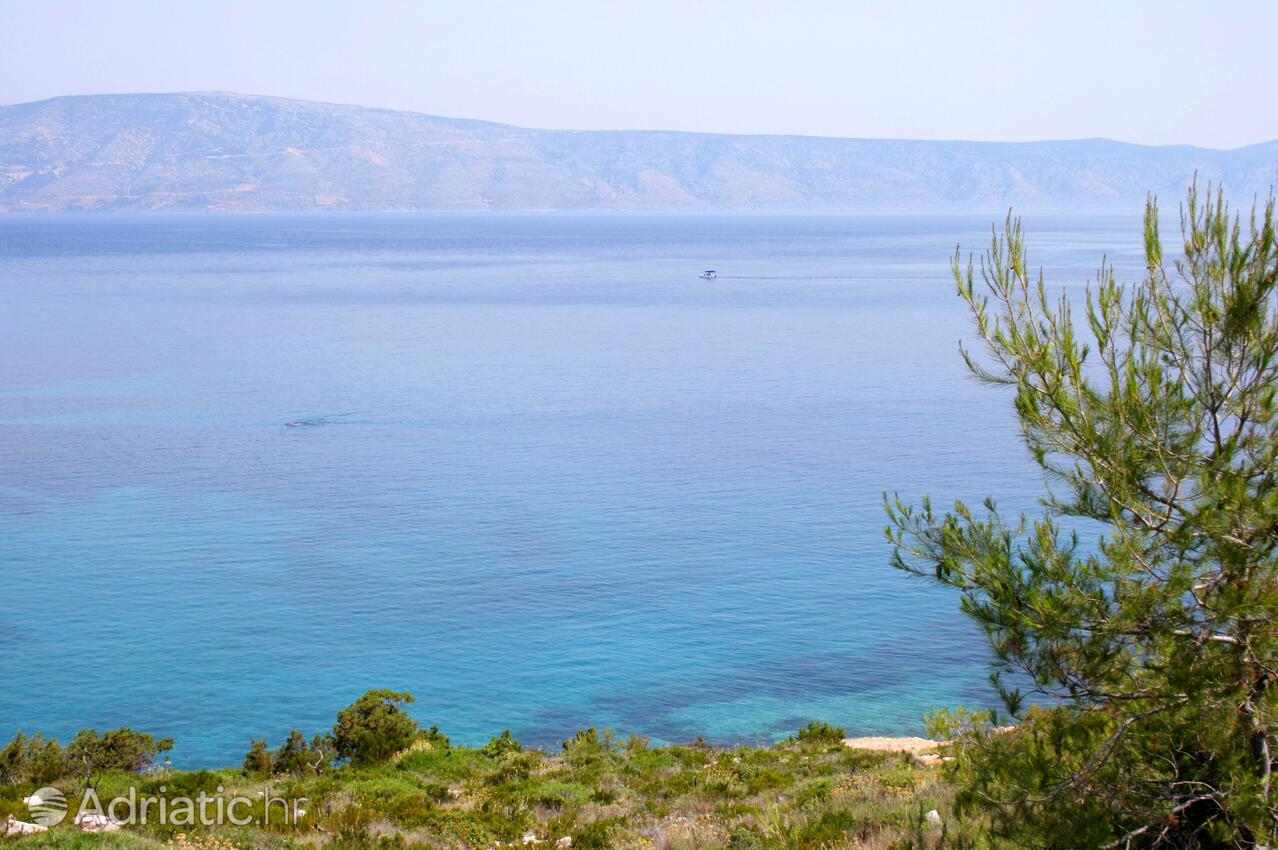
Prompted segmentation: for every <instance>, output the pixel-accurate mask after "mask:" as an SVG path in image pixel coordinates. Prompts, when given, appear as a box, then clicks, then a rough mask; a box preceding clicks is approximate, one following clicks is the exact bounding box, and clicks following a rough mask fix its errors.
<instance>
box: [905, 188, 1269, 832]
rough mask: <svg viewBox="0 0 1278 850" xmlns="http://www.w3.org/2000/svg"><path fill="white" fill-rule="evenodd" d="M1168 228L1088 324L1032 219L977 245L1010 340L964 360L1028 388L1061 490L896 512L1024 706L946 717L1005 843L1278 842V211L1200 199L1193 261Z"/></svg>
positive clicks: (975, 808)
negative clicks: (1009, 501) (1037, 499)
mask: <svg viewBox="0 0 1278 850" xmlns="http://www.w3.org/2000/svg"><path fill="white" fill-rule="evenodd" d="M1158 223H1159V219H1158V209H1157V205H1156V203H1155V202H1154V201H1153V200H1152V199H1151V201H1150V202H1149V204H1148V206H1147V209H1146V214H1145V273H1144V276H1143V279H1142V280H1140V281H1139V282H1138V283H1136V284H1134V285H1131V286H1127V287H1125V286H1120V285H1119V284H1118V282H1117V281H1116V276H1115V274H1114V271H1113V269H1112V268H1111V267H1108V266H1105V265H1102V268H1101V273H1100V276H1099V278H1098V281H1097V283H1096V285H1095V287H1094V288H1089V290H1088V293H1087V296H1086V299H1085V314H1086V321H1085V322H1080V321H1078V320H1076V319H1075V316H1074V308H1073V306H1072V305H1071V302H1070V300H1069V298H1067V297H1065V296H1062V297H1061V298H1060V299H1052V298H1049V296H1048V294H1047V288H1046V286H1045V284H1044V281H1043V279H1042V276H1041V274H1040V275H1039V276H1038V277H1037V278H1036V279H1031V276H1030V272H1029V266H1028V263H1027V260H1026V251H1025V243H1024V240H1023V236H1022V232H1021V226H1020V222H1019V221H1018V220H1015V219H1013V218H1012V217H1011V216H1010V215H1009V217H1008V220H1007V223H1006V225H1005V228H1004V230H1003V233H1002V234H1001V235H999V234H996V235H995V237H994V239H993V242H992V247H991V250H990V252H989V253H988V254H987V255H985V256H984V257H983V258H982V260H981V262H980V263H979V265H978V266H977V267H976V268H974V267H973V265H972V263H971V262H970V261H969V262H968V263H967V264H966V265H962V264H961V262H960V258H959V257H958V256H957V255H956V256H955V259H954V275H955V279H956V282H957V284H958V292H959V295H960V296H961V297H962V298H963V299H964V300H965V301H966V302H967V304H968V305H969V306H970V308H971V310H972V313H973V316H974V319H975V328H976V332H977V334H978V335H979V336H980V338H981V340H982V342H983V344H984V348H985V354H984V355H978V354H976V353H973V352H971V351H969V350H966V349H965V350H963V357H964V358H965V360H966V361H967V363H968V366H969V368H970V369H971V371H972V372H973V374H974V375H975V376H976V377H977V378H978V379H979V380H981V381H983V382H987V383H990V384H994V385H998V386H1004V387H1008V388H1010V389H1011V391H1012V392H1013V393H1014V399H1015V402H1014V403H1015V412H1016V416H1017V418H1018V420H1019V424H1020V429H1021V432H1022V434H1023V436H1024V439H1025V442H1026V444H1027V446H1028V447H1029V450H1030V452H1031V454H1032V456H1033V458H1034V460H1035V461H1036V462H1037V463H1038V464H1039V465H1040V466H1041V467H1042V469H1043V470H1044V471H1045V474H1046V479H1047V482H1048V487H1047V489H1048V493H1047V495H1046V496H1045V498H1044V499H1043V502H1042V506H1043V507H1042V511H1041V514H1038V515H1035V516H1032V517H1025V516H1021V517H1007V516H1004V515H1003V514H1001V513H1000V512H999V510H998V509H997V507H996V505H995V504H994V502H993V501H987V502H986V503H985V505H984V507H983V509H979V510H974V509H972V508H970V507H969V506H966V505H964V504H961V503H960V504H956V505H955V506H954V508H953V510H951V511H950V512H948V513H943V514H942V513H938V512H937V511H934V509H933V507H932V506H931V504H930V503H929V502H928V501H927V500H926V499H925V500H924V501H923V502H922V504H921V505H920V506H919V507H917V508H915V507H910V506H908V505H906V504H904V503H903V502H901V501H900V500H899V499H894V500H892V501H891V502H890V503H889V505H888V512H889V515H890V520H891V525H890V527H889V529H888V535H889V537H890V539H891V540H892V542H893V543H894V546H895V553H894V556H893V561H894V565H895V566H897V567H899V568H901V569H904V570H907V571H909V572H912V573H915V574H919V575H923V576H927V577H929V578H931V579H934V580H935V581H937V582H939V583H940V584H942V585H946V586H949V587H952V588H956V589H957V590H958V591H959V593H960V596H961V600H962V608H963V610H964V611H965V612H966V613H967V614H968V615H970V616H971V617H972V618H973V619H975V620H976V622H977V623H979V624H980V626H981V627H982V628H983V629H984V631H985V633H986V635H987V636H988V639H989V644H990V646H991V648H992V650H993V653H992V654H993V663H994V668H995V669H994V671H993V672H994V675H993V679H994V681H995V682H996V684H997V685H998V686H999V688H1000V690H1001V691H1002V693H1003V696H1004V703H1005V707H1006V708H1007V710H1008V712H1009V713H1010V714H1011V715H1012V719H1011V720H1005V719H1002V718H996V717H995V716H994V715H993V714H990V715H981V714H973V713H961V712H951V713H947V714H944V715H943V716H941V717H939V718H937V721H936V724H935V730H936V731H938V732H944V733H947V734H950V735H953V736H956V744H955V754H956V756H957V759H956V761H955V763H954V765H953V766H952V768H951V771H952V774H953V777H954V778H955V780H956V781H957V782H958V783H959V786H960V793H959V797H958V801H957V802H958V806H959V809H960V811H961V812H962V813H964V814H965V815H978V816H979V817H977V818H975V819H976V820H979V822H981V823H982V824H984V827H983V828H984V829H985V830H986V831H987V832H988V836H989V838H990V840H991V841H992V843H994V844H995V845H996V846H1002V845H1004V844H1015V845H1020V846H1028V847H1044V848H1067V847H1071V848H1078V847H1151V848H1152V847H1167V848H1171V847H1176V848H1217V847H1221V848H1223V847H1257V846H1262V845H1273V844H1275V843H1278V807H1275V804H1274V795H1275V788H1274V777H1273V770H1274V759H1275V757H1276V756H1278V753H1276V752H1275V749H1276V748H1278V740H1276V739H1275V720H1276V717H1278V714H1276V712H1278V689H1275V688H1274V683H1275V680H1276V679H1278V657H1276V656H1278V624H1275V621H1274V620H1275V614H1276V613H1278V559H1276V556H1275V546H1276V545H1278V529H1276V525H1278V480H1276V476H1278V457H1276V455H1278V440H1276V439H1275V424H1276V423H1278V403H1276V401H1275V394H1276V392H1278V380H1276V379H1278V298H1276V296H1275V289H1276V287H1278V283H1276V280H1278V250H1276V247H1275V231H1274V204H1273V201H1272V199H1271V200H1270V202H1269V203H1268V204H1267V205H1266V206H1265V207H1264V208H1263V209H1262V210H1261V211H1260V213H1259V214H1257V211H1256V209H1254V208H1253V210H1252V212H1251V215H1250V217H1249V219H1247V220H1245V221H1244V220H1242V219H1241V217H1238V216H1231V214H1230V211H1229V209H1228V207H1227V205H1226V204H1225V202H1224V198H1223V195H1222V194H1221V193H1220V192H1219V191H1217V192H1216V193H1214V194H1213V192H1212V191H1211V189H1210V188H1209V189H1208V191H1207V192H1206V193H1204V194H1202V195H1200V194H1199V192H1198V191H1197V188H1196V187H1195V188H1192V189H1191V190H1190V192H1189V196H1188V200H1187V202H1186V204H1185V205H1184V207H1183V208H1182V213H1181V231H1182V235H1183V249H1182V252H1181V257H1180V258H1179V259H1176V260H1174V261H1172V262H1170V263H1169V262H1168V261H1167V260H1165V259H1164V254H1163V244H1162V241H1161V238H1160V235H1159V226H1158ZM978 272H979V279H980V281H981V283H983V286H982V285H978V281H977V278H978ZM1017 682H1020V683H1021V685H1020V686H1019V687H1020V688H1023V689H1024V690H1025V691H1026V693H1022V691H1021V690H1018V689H1017V688H1016V687H1013V685H1014V684H1015V683H1017ZM1003 722H1007V723H1010V724H1014V725H1013V726H1012V728H1007V727H1000V726H999V725H998V724H999V723H1003Z"/></svg>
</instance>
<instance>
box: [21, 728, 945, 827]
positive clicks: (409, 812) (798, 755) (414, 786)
mask: <svg viewBox="0 0 1278 850" xmlns="http://www.w3.org/2000/svg"><path fill="white" fill-rule="evenodd" d="M268 783H269V785H270V787H271V791H272V793H273V794H276V795H279V796H289V797H294V796H301V797H306V798H308V800H309V802H308V803H305V804H303V805H304V808H306V810H307V811H306V815H305V816H304V817H303V818H302V819H301V822H300V823H299V824H296V825H287V826H286V825H281V824H279V823H278V822H277V823H275V824H272V825H271V826H269V827H266V826H254V827H234V826H225V827H221V826H219V827H213V828H211V829H209V830H204V829H202V828H199V827H190V826H187V827H177V826H160V825H156V824H148V825H145V826H142V825H138V826H126V827H125V828H124V829H123V830H121V831H120V832H116V833H112V834H108V835H85V834H82V833H80V832H79V830H78V829H77V828H76V827H74V826H72V825H71V824H70V818H68V819H67V823H64V824H63V825H60V826H58V827H55V828H54V829H52V830H50V831H49V832H48V833H44V834H40V835H34V836H25V837H20V838H18V837H15V838H11V839H6V840H5V841H4V844H5V846H13V847H14V848H19V847H20V848H22V850H38V848H68V850H69V849H70V848H95V849H96V848H105V850H115V848H120V849H121V850H123V848H154V850H160V848H167V850H250V848H255V849H256V848H260V850H266V848H278V850H289V848H327V849H328V850H345V848H365V847H385V848H398V847H423V848H494V847H496V846H498V845H499V844H500V845H512V844H513V845H518V846H523V843H524V837H525V836H526V835H528V834H529V833H531V834H532V835H534V836H535V837H536V839H537V841H538V842H539V845H537V846H540V847H544V848H551V847H554V846H555V843H556V841H559V840H561V839H564V838H571V842H572V843H571V846H572V848H573V849H574V850H592V848H618V850H629V848H634V850H684V849H685V848H686V849H687V850H692V848H724V850H807V848H811V850H817V848H821V850H838V848H864V850H888V848H918V847H926V848H937V847H942V846H953V845H952V840H953V836H950V837H948V838H947V837H946V836H945V835H943V834H942V832H943V831H942V830H941V829H940V828H938V827H929V826H927V825H926V823H925V821H924V818H923V813H924V812H925V811H927V810H930V809H937V810H939V811H940V812H941V814H942V816H943V817H945V818H946V820H947V822H948V821H949V819H950V818H949V804H950V798H951V793H950V790H949V788H948V787H947V785H946V784H945V782H944V780H943V778H942V776H941V773H940V770H939V769H937V768H929V767H923V766H920V765H917V764H915V763H914V762H913V761H912V760H911V759H910V758H909V757H908V756H906V755H903V754H896V753H880V752H867V751H856V750H849V749H847V748H846V747H844V746H843V745H842V744H841V743H840V742H839V741H838V740H837V739H831V738H830V737H828V736H820V735H815V736H808V737H806V738H799V739H791V740H790V741H787V742H784V743H781V744H777V745H776V746H772V747H742V748H737V749H714V748H710V747H706V746H701V745H685V746H669V747H660V748H656V749H651V748H649V747H648V746H647V744H646V742H643V741H641V740H631V741H630V742H626V743H622V742H618V741H614V740H612V739H611V737H610V736H607V735H604V736H600V735H597V734H595V733H594V732H592V731H588V732H584V733H580V734H579V735H578V736H577V737H576V738H574V739H573V740H571V741H569V742H568V743H566V744H565V746H564V748H563V750H562V751H561V752H555V753H550V752H545V751H541V750H520V749H516V748H514V747H509V746H505V745H502V746H495V747H488V748H468V747H447V746H444V745H441V744H440V743H438V742H436V743H434V744H431V743H428V742H418V744H416V745H415V746H414V747H413V748H412V749H410V750H409V751H407V752H405V753H401V754H400V755H399V756H398V757H397V758H396V759H394V760H393V761H392V762H390V763H389V764H386V765H382V766H379V767H375V768H363V769H358V770H357V769H353V768H350V767H346V768H341V769H339V770H335V771H332V772H329V773H326V774H323V775H319V776H309V777H303V778H287V777H274V778H273V779H267V778H266V777H252V776H249V775H246V774H245V773H243V772H242V771H200V772H190V773H176V772H175V773H171V774H168V775H166V776H163V777H158V778H157V777H148V778H146V779H141V780H139V779H137V778H136V777H128V776H122V775H111V776H106V777H103V778H102V780H101V781H100V782H99V785H98V788H99V795H100V796H101V797H102V799H103V800H104V802H105V801H106V799H107V797H108V794H118V793H123V792H124V790H125V789H127V787H128V786H130V785H136V786H138V787H139V790H140V791H141V792H142V793H151V794H159V793H164V794H166V795H168V796H170V797H172V796H176V795H178V794H186V793H197V792H198V791H199V790H200V789H215V788H217V787H218V786H221V787H222V788H223V789H224V790H223V792H222V793H223V795H224V796H231V795H244V796H247V797H250V798H252V799H254V800H256V801H257V802H255V803H254V811H255V814H260V813H261V809H262V805H263V804H262V803H261V801H260V799H259V797H258V795H259V794H260V793H261V792H262V791H263V788H264V786H266V785H267V784H268ZM161 786H163V787H164V789H165V791H164V792H160V790H159V789H160V788H161ZM60 787H62V789H63V790H64V791H65V792H66V793H67V794H68V798H69V799H72V800H76V801H78V800H79V798H80V795H81V794H82V793H83V785H82V784H80V785H78V786H77V785H76V784H75V783H73V782H69V781H68V782H64V783H60ZM32 790H33V789H32V788H30V787H28V786H10V787H7V788H2V789H0V820H2V819H3V818H4V817H6V816H7V815H9V814H14V815H16V816H18V817H19V818H25V817H26V811H25V808H24V807H23V805H22V804H21V802H20V800H21V798H22V797H23V796H25V795H27V794H29V793H31V791H32ZM73 808H74V806H73ZM277 821H278V819H277ZM530 846H531V845H530Z"/></svg>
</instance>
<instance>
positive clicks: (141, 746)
mask: <svg viewBox="0 0 1278 850" xmlns="http://www.w3.org/2000/svg"><path fill="white" fill-rule="evenodd" d="M171 749H173V739H172V738H160V739H158V740H157V739H156V738H154V737H152V736H151V735H149V734H147V733H146V732H135V731H133V730H132V729H129V728H128V727H127V726H121V727H120V728H119V729H108V730H107V731H106V732H103V733H102V734H101V735H99V734H98V731H97V730H96V729H81V730H80V731H79V732H78V733H76V736H75V737H74V738H72V739H71V743H70V744H68V745H67V749H66V762H67V766H68V768H69V769H70V770H71V771H73V772H75V773H76V774H78V775H80V776H82V777H84V780H85V781H86V782H88V783H89V784H93V781H94V777H95V776H96V775H98V774H100V773H103V772H105V771H110V770H119V771H123V772H126V773H141V772H142V771H144V770H146V769H147V768H149V767H151V766H153V765H154V764H155V759H156V757H157V756H158V755H159V754H160V753H163V752H168V751H169V750H171Z"/></svg>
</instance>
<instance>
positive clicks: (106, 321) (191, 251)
mask: <svg viewBox="0 0 1278 850" xmlns="http://www.w3.org/2000/svg"><path fill="white" fill-rule="evenodd" d="M989 218H990V217H989V216H970V217H955V216H950V217H927V216H888V217H784V218H776V217H747V216H700V217H677V216H629V215H604V216H570V215H541V216H513V215H512V216H498V215H488V216H442V215H411V216H410V215H365V216H358V217H354V216H352V217H339V216H329V215H325V216H305V217H284V216H244V217H194V216H193V217H117V218H99V217H62V218H25V217H11V218H6V219H0V681H3V682H4V684H3V687H2V688H0V737H3V738H4V739H7V738H8V736H9V735H11V734H12V733H13V731H14V730H16V729H18V728H23V729H25V730H27V731H35V730H43V731H45V732H46V733H50V734H54V735H57V736H60V737H61V736H68V735H70V734H71V733H72V732H73V731H74V730H76V729H79V728H82V727H89V726H96V727H105V726H109V725H117V724H128V725H132V726H134V727H138V728H142V729H146V730H149V731H153V732H155V733H159V734H163V735H173V736H175V737H176V738H177V741H178V746H177V750H176V751H175V753H174V761H175V763H177V764H178V765H180V766H196V765H217V764H228V763H236V762H238V760H239V759H240V757H241V756H242V754H243V752H244V750H245V749H246V748H247V745H248V742H249V739H250V738H254V737H268V738H269V739H270V740H271V742H272V744H275V743H278V742H279V741H280V740H281V739H282V738H283V737H284V736H285V735H286V734H287V732H288V731H289V729H290V728H292V727H295V726H296V727H300V728H302V729H303V730H305V731H307V732H308V733H310V732H316V731H320V730H322V729H324V728H326V727H327V726H329V725H331V723H332V717H333V715H334V714H335V712H336V711H337V710H338V709H339V708H341V707H342V706H344V705H346V704H347V703H349V702H350V701H351V700H352V699H354V698H355V697H356V696H358V695H359V694H360V693H362V692H363V691H364V690H366V689H368V688H371V687H389V688H394V689H397V690H407V691H410V692H412V693H413V694H415V695H416V697H417V703H416V705H415V706H414V707H413V711H414V714H415V715H416V716H417V717H418V719H420V720H421V721H422V722H423V723H427V724H429V723H437V724H439V725H440V726H441V727H442V728H443V729H444V731H445V732H447V733H449V734H450V735H451V736H453V737H454V739H460V740H462V741H465V742H482V741H483V740H485V739H486V738H487V737H488V736H490V735H493V734H495V733H497V732H500V731H501V730H502V729H504V728H507V727H509V728H510V729H512V730H513V731H514V733H515V734H516V735H517V736H518V737H520V738H521V739H523V740H525V741H526V742H534V743H550V742H553V741H555V740H558V739H561V738H564V737H566V736H568V735H570V734H571V732H572V731H573V730H574V729H576V728H578V727H582V726H587V725H594V726H600V727H604V726H606V727H612V728H614V729H616V730H618V731H620V732H623V733H631V732H635V733H641V734H645V735H649V736H651V737H653V738H654V739H660V740H682V739H689V738H691V737H693V736H695V735H703V736H705V737H706V738H709V739H711V740H717V741H724V742H727V741H738V740H750V741H757V740H764V739H775V738H778V737H781V736H783V735H784V734H786V733H787V732H789V731H790V730H792V729H794V728H796V727H797V726H798V725H800V724H801V723H803V722H805V721H807V720H809V719H814V718H819V719H823V720H828V721H831V722H834V723H837V724H840V725H843V726H846V727H847V728H848V729H849V731H851V732H856V733H865V734H870V733H894V734H908V733H917V732H919V731H920V730H921V720H920V718H921V715H922V714H923V712H925V711H926V710H927V709H928V708H929V707H932V706H937V705H944V704H954V703H960V702H961V703H969V704H971V703H978V704H980V703H986V702H988V701H989V699H990V695H989V693H988V691H987V689H986V686H985V675H986V667H985V650H984V645H983V643H982V640H981V639H980V637H979V636H978V635H977V634H976V633H975V631H974V629H973V628H972V627H971V626H970V625H969V624H968V623H966V622H965V621H964V620H963V618H962V616H961V615H960V614H959V612H958V608H957V600H956V599H955V598H954V597H953V596H952V595H950V594H948V593H945V592H943V591H940V590H937V589H935V588H932V587H930V586H928V585H927V584H925V583H923V582H920V581H918V580H913V579H910V578H909V577H907V576H905V575H902V574H900V573H897V572H895V571H893V570H892V569H890V567H889V566H888V557H889V554H890V550H889V547H888V545H887V544H886V542H885V540H884V537H883V526H884V515H883V511H882V507H881V498H882V494H883V493H884V491H892V490H899V491H901V492H902V493H903V494H906V495H908V496H910V497H911V498H915V497H917V496H919V495H921V494H923V493H932V494H933V495H934V496H936V497H938V498H939V499H942V500H948V499H952V498H955V497H961V498H965V499H970V500H979V499H980V498H982V497H983V496H985V495H986V494H989V493H993V494H996V495H998V496H999V497H1000V499H1001V502H1002V504H1003V505H1005V506H1010V507H1031V506H1032V505H1033V504H1034V498H1035V497H1036V494H1037V493H1038V492H1039V491H1040V489H1041V485H1042V482H1041V478H1040V476H1039V475H1038V474H1037V473H1036V471H1035V469H1034V468H1033V467H1032V465H1031V463H1030V462H1029V460H1028V458H1027V456H1026V454H1025V451H1024V449H1023V448H1022V447H1021V445H1020V443H1019V441H1018V439H1017V437H1016V432H1015V430H1014V427H1013V422H1012V417H1011V411H1010V399H1009V398H1008V397H1007V396H1006V395H1005V394H1003V393H1000V392H999V391H997V390H993V389H990V388H986V387H981V386H978V385H976V384H975V383H974V382H973V381H971V380H970V379H967V378H966V377H965V373H964V371H963V367H962V365H961V362H960V360H959V357H958V355H957V349H956V344H957V341H958V339H959V338H960V337H966V338H969V339H970V338H971V333H970V331H969V330H968V327H967V317H966V314H965V312H964V307H963V305H962V304H961V302H959V301H958V299H957V298H956V297H955V296H954V294H953V287H952V284H951V283H950V280H949V276H948V268H947V265H948V260H949V257H950V255H951V254H952V252H953V250H954V246H955V244H956V243H959V242H962V244H963V245H964V247H965V249H966V248H969V247H970V248H976V249H978V250H979V249H980V248H983V247H984V245H985V244H986V242H987V241H988V237H989ZM1139 224H1140V220H1139V216H1138V215H1129V216H1124V217H1121V218H1107V217H1097V216H1092V217H1087V218H1050V217H1038V218H1033V219H1030V220H1028V221H1027V228H1028V230H1029V234H1030V242H1031V249H1032V251H1033V252H1034V255H1033V257H1032V260H1033V261H1034V262H1035V263H1042V264H1044V265H1046V267H1047V274H1048V276H1049V280H1052V281H1053V282H1055V283H1060V284H1069V285H1070V286H1071V287H1073V288H1075V289H1078V288H1081V285H1082V284H1083V283H1084V281H1085V280H1086V279H1087V278H1089V277H1093V276H1094V274H1095V268H1096V265H1097V263H1098V261H1099V259H1100V254H1101V252H1106V253H1108V254H1109V255H1110V257H1111V259H1115V260H1117V261H1118V262H1119V265H1120V267H1121V266H1123V265H1124V264H1127V265H1129V266H1130V265H1133V264H1134V263H1135V262H1136V261H1137V259H1138V258H1137V257H1136V255H1135V254H1134V253H1133V252H1134V249H1136V248H1137V247H1138V230H1139ZM707 266H710V267H716V268H718V269H719V271H720V274H721V275H722V277H720V279H719V280H718V281H715V282H713V283H706V282H703V281H700V280H698V279H697V272H698V271H700V270H701V269H702V268H704V267H707ZM289 421H298V422H301V423H302V424H300V425H297V426H294V427H289V426H287V425H286V424H285V423H287V422H289Z"/></svg>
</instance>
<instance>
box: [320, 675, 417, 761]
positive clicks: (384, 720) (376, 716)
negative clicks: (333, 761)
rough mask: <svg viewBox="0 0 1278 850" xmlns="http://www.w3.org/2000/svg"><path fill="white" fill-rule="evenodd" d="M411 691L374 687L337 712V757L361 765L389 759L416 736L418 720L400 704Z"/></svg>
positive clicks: (335, 728) (334, 739)
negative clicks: (404, 691)
mask: <svg viewBox="0 0 1278 850" xmlns="http://www.w3.org/2000/svg"><path fill="white" fill-rule="evenodd" d="M412 701H413V697H412V694H406V693H398V692H396V691H388V690H374V691H369V692H367V693H366V694H364V695H363V696H362V697H360V698H359V699H357V700H355V702H353V703H351V704H350V705H349V706H347V707H346V708H344V709H342V710H341V711H339V712H338V713H337V723H336V724H335V725H334V726H333V735H332V738H333V748H334V751H335V752H336V754H337V757H338V758H343V759H348V760H349V761H350V763H351V764H353V765H356V766H364V765H371V764H381V763H383V762H387V761H390V759H391V758H393V757H394V756H395V755H396V754H397V753H399V752H400V751H401V750H404V749H406V748H407V747H408V746H409V745H410V744H412V742H413V740H414V739H415V738H416V737H417V721H415V720H413V718H411V717H409V716H408V714H407V713H406V712H405V711H404V710H403V709H402V708H400V706H401V705H403V704H404V703H410V702H412Z"/></svg>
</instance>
